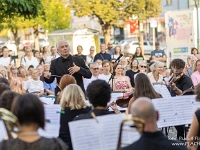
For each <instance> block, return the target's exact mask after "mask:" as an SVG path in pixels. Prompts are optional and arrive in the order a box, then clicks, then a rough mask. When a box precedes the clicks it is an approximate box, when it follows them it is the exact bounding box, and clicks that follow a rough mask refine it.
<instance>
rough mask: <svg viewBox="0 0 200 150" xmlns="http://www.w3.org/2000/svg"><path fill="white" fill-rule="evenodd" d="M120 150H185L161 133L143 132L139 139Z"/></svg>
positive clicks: (181, 145) (185, 149) (184, 147)
mask: <svg viewBox="0 0 200 150" xmlns="http://www.w3.org/2000/svg"><path fill="white" fill-rule="evenodd" d="M120 150H187V148H186V146H184V144H183V143H181V141H178V140H169V139H168V138H167V137H166V136H165V135H164V134H163V133H162V132H161V131H157V132H143V133H142V135H141V137H140V139H139V140H138V141H136V142H134V143H133V144H131V145H129V146H127V147H124V148H121V149H120Z"/></svg>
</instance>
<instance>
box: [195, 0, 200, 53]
mask: <svg viewBox="0 0 200 150" xmlns="http://www.w3.org/2000/svg"><path fill="white" fill-rule="evenodd" d="M194 3H195V7H196V11H197V49H198V51H200V49H199V48H200V46H199V13H198V8H199V5H200V0H194Z"/></svg>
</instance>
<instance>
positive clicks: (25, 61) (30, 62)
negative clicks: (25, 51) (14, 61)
mask: <svg viewBox="0 0 200 150" xmlns="http://www.w3.org/2000/svg"><path fill="white" fill-rule="evenodd" d="M21 64H22V65H24V66H25V67H26V69H28V67H29V66H30V65H33V66H34V68H37V66H38V65H39V62H38V60H37V58H35V57H33V56H31V60H29V59H28V57H27V56H26V57H24V58H22V63H21Z"/></svg>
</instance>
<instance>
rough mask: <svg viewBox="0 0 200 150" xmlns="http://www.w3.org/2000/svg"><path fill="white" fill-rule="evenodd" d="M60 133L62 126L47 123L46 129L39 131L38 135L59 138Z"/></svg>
mask: <svg viewBox="0 0 200 150" xmlns="http://www.w3.org/2000/svg"><path fill="white" fill-rule="evenodd" d="M59 131H60V125H59V124H52V123H46V124H45V129H44V130H43V129H41V128H40V129H39V130H38V133H39V134H40V135H41V136H43V137H46V138H53V137H55V138H57V137H58V136H59Z"/></svg>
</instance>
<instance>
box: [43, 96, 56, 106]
mask: <svg viewBox="0 0 200 150" xmlns="http://www.w3.org/2000/svg"><path fill="white" fill-rule="evenodd" d="M40 101H41V102H42V103H44V104H46V105H53V104H54V101H55V98H52V97H40Z"/></svg>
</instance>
